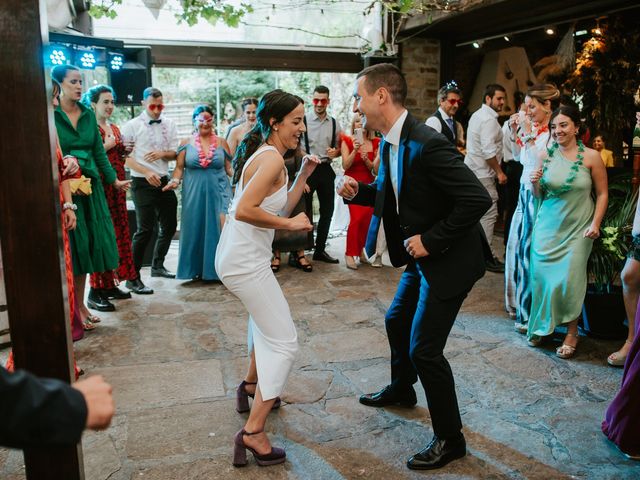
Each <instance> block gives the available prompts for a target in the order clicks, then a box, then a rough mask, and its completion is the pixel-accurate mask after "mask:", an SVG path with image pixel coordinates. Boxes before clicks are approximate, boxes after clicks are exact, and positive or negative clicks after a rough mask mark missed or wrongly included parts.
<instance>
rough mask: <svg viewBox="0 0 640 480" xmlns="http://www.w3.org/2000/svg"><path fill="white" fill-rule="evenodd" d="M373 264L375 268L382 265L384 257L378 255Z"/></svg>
mask: <svg viewBox="0 0 640 480" xmlns="http://www.w3.org/2000/svg"><path fill="white" fill-rule="evenodd" d="M371 266H372V267H375V268H380V267H382V257H381V256H380V255H376V256H375V258H374V259H373V262H371Z"/></svg>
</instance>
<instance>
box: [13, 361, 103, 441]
mask: <svg viewBox="0 0 640 480" xmlns="http://www.w3.org/2000/svg"><path fill="white" fill-rule="evenodd" d="M114 412H115V407H114V403H113V397H112V395H111V386H110V385H109V384H108V383H106V382H105V381H104V380H103V379H102V377H100V376H93V377H90V378H87V379H86V380H81V381H79V382H76V383H75V384H74V385H73V386H70V385H68V384H66V383H64V382H61V381H60V380H55V379H52V378H37V377H34V376H33V375H31V374H29V373H27V372H25V371H20V370H19V371H17V372H16V373H9V372H7V371H6V370H5V369H4V368H2V367H0V445H2V446H5V447H11V448H26V447H42V446H53V445H74V444H76V443H78V442H79V441H80V437H81V436H82V432H83V430H84V429H85V428H90V429H92V430H103V429H105V428H107V427H108V426H109V423H111V418H112V417H113V414H114Z"/></svg>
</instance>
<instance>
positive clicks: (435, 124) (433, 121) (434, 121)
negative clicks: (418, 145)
mask: <svg viewBox="0 0 640 480" xmlns="http://www.w3.org/2000/svg"><path fill="white" fill-rule="evenodd" d="M438 111H439V112H440V115H442V119H443V120H444V123H446V124H449V122H447V120H449V119H451V121H452V122H453V128H456V127H457V125H456V121H455V120H454V119H453V117H450V116H449V115H447V114H446V113H445V111H444V110H443V109H442V107H438ZM424 123H425V125H426V126H427V127H431V128H433V129H434V130H435V131H436V132H438V133H442V123H440V119H439V118H438V117H436V116H435V115H432V116H431V117H429V118H427V121H426V122H424ZM451 133H453V134H454V135H455V134H456V132H454V131H453V130H451Z"/></svg>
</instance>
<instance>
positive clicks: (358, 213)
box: [342, 135, 380, 257]
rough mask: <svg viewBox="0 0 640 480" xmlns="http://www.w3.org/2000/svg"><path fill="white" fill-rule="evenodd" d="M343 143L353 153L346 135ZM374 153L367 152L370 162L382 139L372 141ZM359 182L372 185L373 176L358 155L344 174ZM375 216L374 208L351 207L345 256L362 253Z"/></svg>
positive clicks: (354, 255) (356, 255) (350, 142)
mask: <svg viewBox="0 0 640 480" xmlns="http://www.w3.org/2000/svg"><path fill="white" fill-rule="evenodd" d="M342 141H343V142H345V143H346V144H347V148H348V149H349V153H351V152H352V151H353V139H352V138H351V137H348V136H346V135H344V136H343V137H342ZM371 143H372V144H373V145H372V151H371V152H367V157H368V158H369V161H370V162H373V159H374V158H375V157H376V153H377V152H378V146H379V145H380V139H379V138H374V139H373V140H371ZM344 174H345V175H348V176H350V177H352V178H354V179H356V180H357V181H359V182H363V183H371V182H373V174H372V173H371V171H370V170H369V169H368V168H367V165H366V164H365V163H364V160H362V157H361V156H360V154H358V153H356V156H355V157H354V159H353V163H352V164H351V166H350V167H349V168H348V169H347V170H346V171H345V172H344ZM372 215H373V207H363V206H362V205H349V216H350V220H349V228H348V229H347V249H346V252H345V255H347V256H349V257H358V256H360V254H361V253H362V249H363V248H364V245H365V243H366V242H367V232H368V231H369V224H370V223H371V216H372Z"/></svg>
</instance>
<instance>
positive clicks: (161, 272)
mask: <svg viewBox="0 0 640 480" xmlns="http://www.w3.org/2000/svg"><path fill="white" fill-rule="evenodd" d="M151 276H152V277H164V278H176V274H175V273H171V272H170V271H169V270H167V269H166V268H164V267H158V268H151Z"/></svg>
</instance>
